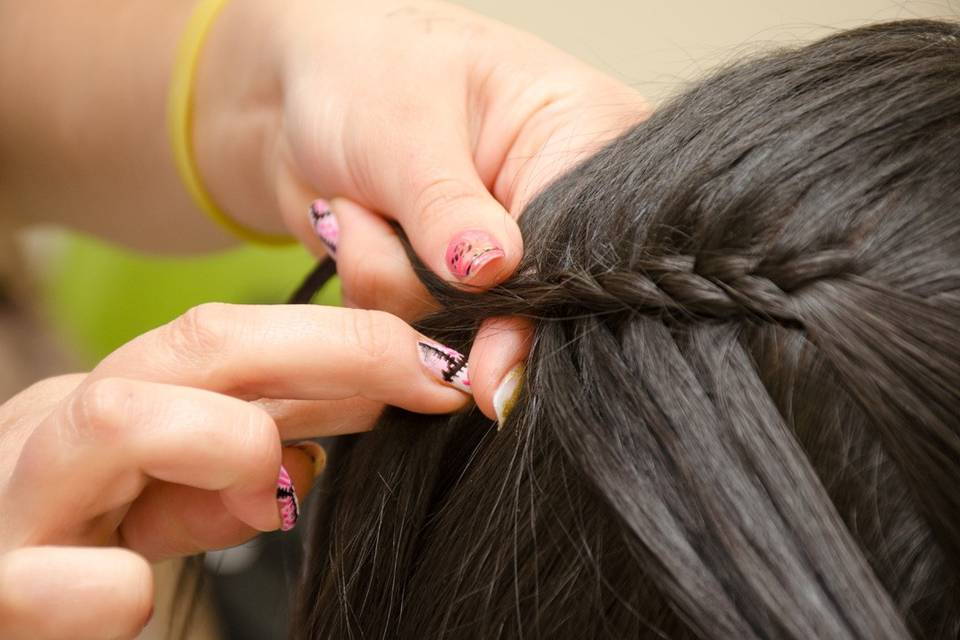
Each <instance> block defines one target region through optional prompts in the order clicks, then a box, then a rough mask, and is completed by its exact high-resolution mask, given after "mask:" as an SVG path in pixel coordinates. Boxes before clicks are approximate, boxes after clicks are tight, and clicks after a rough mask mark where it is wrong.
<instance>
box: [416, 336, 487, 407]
mask: <svg viewBox="0 0 960 640" xmlns="http://www.w3.org/2000/svg"><path fill="white" fill-rule="evenodd" d="M417 351H418V352H419V353H420V362H422V363H423V366H424V367H425V368H426V370H427V372H428V373H429V374H430V375H432V376H433V377H434V378H436V379H438V380H440V381H441V382H446V383H447V384H449V385H450V386H451V387H454V388H456V389H459V390H460V391H463V392H464V393H470V394H472V393H473V392H472V391H471V390H470V378H469V376H468V375H467V357H466V356H465V355H463V354H462V353H460V352H459V351H455V350H453V349H451V348H450V347H445V346H443V345H442V344H440V343H439V342H434V341H433V340H427V339H425V338H424V339H421V340H419V341H418V342H417Z"/></svg>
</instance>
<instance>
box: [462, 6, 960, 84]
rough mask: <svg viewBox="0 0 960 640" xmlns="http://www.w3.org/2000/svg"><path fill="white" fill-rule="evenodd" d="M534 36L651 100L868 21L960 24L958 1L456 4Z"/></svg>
mask: <svg viewBox="0 0 960 640" xmlns="http://www.w3.org/2000/svg"><path fill="white" fill-rule="evenodd" d="M458 1H459V3H460V4H462V5H464V6H467V7H470V8H472V9H474V10H476V11H479V12H481V13H484V14H486V15H488V16H492V17H494V18H498V19H500V20H503V21H505V22H509V23H510V24H513V25H515V26H518V27H521V28H523V29H526V30H527V31H532V32H534V33H536V34H538V35H540V36H541V37H543V38H546V39H547V40H549V41H550V42H553V43H554V44H556V45H558V46H560V47H561V48H563V49H565V50H567V51H569V52H571V53H573V54H575V55H577V56H578V57H580V58H581V59H583V60H586V61H587V62H589V63H591V64H593V65H594V66H597V67H599V68H601V69H604V70H606V71H607V72H608V73H611V74H613V75H616V76H619V77H620V78H622V79H624V80H626V81H627V82H629V83H630V84H632V85H634V86H636V87H637V88H639V89H641V90H642V91H643V92H644V93H645V94H646V95H648V96H649V97H651V98H653V99H660V98H662V97H663V96H664V95H666V94H668V93H670V92H671V91H673V90H674V89H675V88H676V86H677V83H678V82H679V81H681V80H689V79H691V78H694V77H696V76H698V75H699V74H701V73H702V72H703V71H704V70H705V69H709V68H710V67H711V66H712V65H715V64H716V63H717V62H720V61H729V60H733V59H736V57H737V56H738V54H742V53H743V52H748V51H757V50H758V49H762V48H763V47H765V46H771V45H773V44H775V43H784V42H787V43H789V42H802V41H804V40H809V39H811V38H814V37H817V36H820V35H823V34H826V33H828V32H829V31H830V30H831V29H837V28H850V27H854V26H857V25H861V24H864V23H867V22H875V21H880V20H893V19H907V18H917V17H952V18H953V19H960V0H900V1H899V2H896V1H894V0H712V1H708V0H552V1H551V0H458Z"/></svg>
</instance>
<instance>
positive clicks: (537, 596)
mask: <svg viewBox="0 0 960 640" xmlns="http://www.w3.org/2000/svg"><path fill="white" fill-rule="evenodd" d="M521 226H522V228H523V232H524V238H525V244H526V254H525V257H524V259H523V262H522V264H521V265H520V268H519V269H518V272H517V275H516V276H515V277H514V278H513V279H511V280H510V281H508V282H506V283H504V284H503V285H502V286H499V287H497V288H495V289H493V290H491V291H489V292H486V293H483V294H479V295H477V294H473V293H465V292H461V291H458V290H456V289H454V288H452V287H450V286H448V285H447V284H446V283H444V282H441V281H439V280H438V279H436V278H435V277H434V276H432V275H430V274H429V273H428V272H427V271H426V270H425V269H423V268H422V265H419V263H418V267H419V268H420V273H421V274H422V275H421V277H422V278H423V280H424V282H425V283H426V284H427V286H428V287H429V289H430V290H431V292H432V293H433V295H434V296H435V297H436V298H437V300H438V301H439V302H440V304H441V306H442V311H441V312H440V313H438V314H436V315H433V316H431V317H429V318H427V319H426V320H424V321H423V322H422V323H421V324H420V328H421V330H423V331H424V332H426V333H428V334H429V335H433V336H434V337H436V338H438V339H441V340H443V341H445V342H446V343H448V344H451V345H452V346H455V347H460V348H466V347H467V346H468V345H469V343H470V340H471V339H472V337H473V335H474V332H475V330H476V327H477V324H478V322H479V321H480V320H482V319H484V318H488V317H493V316H499V315H509V314H517V315H524V316H528V317H531V318H534V319H535V320H536V330H535V338H534V343H533V351H532V354H531V355H530V358H529V362H528V366H527V374H526V377H525V380H524V387H523V392H522V394H521V396H520V398H519V401H518V403H517V405H516V407H515V409H514V411H513V413H512V414H511V416H510V418H509V419H508V420H507V423H506V425H505V428H504V429H503V430H502V431H499V432H498V431H497V430H496V429H495V428H494V425H493V424H492V423H491V422H490V421H489V420H487V419H486V418H484V417H483V416H482V415H481V414H480V413H479V412H478V411H476V410H471V411H467V412H465V413H461V414H458V415H454V416H440V417H436V416H432V417H431V416H422V415H414V414H410V413H406V412H403V411H400V410H396V409H388V410H387V411H386V412H385V413H384V415H383V416H382V418H381V420H380V422H379V424H378V426H377V427H376V428H375V430H374V431H372V432H371V433H368V434H364V435H361V436H355V437H348V438H343V439H342V440H341V442H340V444H339V446H338V448H337V449H336V450H335V451H334V452H333V455H332V456H331V462H332V463H331V467H330V471H329V472H328V476H327V479H326V481H325V485H324V487H323V488H322V491H321V492H320V494H319V495H318V496H317V499H316V501H315V503H314V504H315V506H316V512H315V513H314V516H315V517H314V521H313V525H314V531H313V537H312V542H311V548H310V555H309V562H308V565H307V570H306V572H305V576H304V584H303V589H302V595H301V598H300V603H299V604H300V613H299V616H298V617H297V619H296V621H295V623H294V629H293V633H294V635H295V636H296V637H298V638H311V639H319V638H324V639H327V638H402V639H411V640H413V639H422V638H431V639H434V638H456V639H479V638H551V639H557V638H559V639H564V638H570V639H573V638H577V639H579V638H641V637H650V638H716V639H727V638H736V639H746V638H796V639H798V640H799V639H804V640H805V639H809V638H832V639H843V638H860V639H868V638H869V639H878V638H908V637H916V638H956V637H958V635H960V584H958V577H960V418H958V416H960V29H958V27H957V26H956V25H953V24H948V23H943V22H930V21H910V22H898V23H890V24H884V25H879V26H873V27H869V28H863V29H859V30H855V31H850V32H845V33H840V34H838V35H835V36H832V37H829V38H827V39H825V40H822V41H819V42H817V43H814V44H811V45H809V46H806V47H803V48H800V49H796V50H789V51H783V52H778V53H775V54H773V55H767V56H765V57H763V58H760V59H756V60H753V61H749V62H746V63H744V64H740V65H737V66H735V67H732V68H729V69H726V70H723V71H721V72H719V73H717V74H716V75H714V76H712V77H711V78H709V79H707V80H706V81H704V82H702V83H700V84H698V85H697V86H694V87H692V88H691V89H690V90H689V91H687V92H686V93H684V94H683V95H681V96H679V97H678V98H676V99H675V100H673V101H672V102H671V103H669V104H668V105H666V106H665V107H663V108H662V109H661V110H660V111H658V112H657V113H656V114H655V115H654V116H653V117H652V118H651V119H650V120H648V121H646V122H644V123H642V124H639V125H638V126H636V127H635V128H634V129H632V130H631V131H629V132H628V133H627V134H625V135H624V136H622V137H621V138H620V139H618V140H616V141H615V142H613V143H612V144H610V145H609V146H608V147H606V148H605V149H604V150H602V151H601V152H599V153H598V154H597V155H596V156H594V157H593V158H591V159H589V160H588V161H586V162H584V163H583V164H582V165H580V166H579V167H577V168H576V169H575V170H573V171H571V172H570V173H569V174H568V175H566V176H564V177H563V178H561V179H560V180H558V181H557V182H556V183H555V184H553V185H552V186H550V187H549V188H548V189H546V190H545V191H544V192H543V193H542V194H541V195H540V196H539V197H538V198H537V199H536V200H535V201H534V202H533V203H531V204H530V206H529V207H528V208H527V210H526V211H525V212H524V214H523V216H522V218H521ZM411 255H412V254H411Z"/></svg>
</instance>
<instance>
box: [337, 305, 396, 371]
mask: <svg viewBox="0 0 960 640" xmlns="http://www.w3.org/2000/svg"><path fill="white" fill-rule="evenodd" d="M346 317H347V321H346V325H347V326H346V334H347V338H348V339H349V340H350V341H351V342H353V346H354V348H355V351H356V352H357V353H358V354H359V355H360V356H361V357H362V358H364V359H366V360H367V361H369V362H371V363H377V362H381V361H382V360H383V359H384V358H386V357H387V356H388V354H389V353H390V351H391V349H392V347H393V343H394V338H395V334H396V333H397V329H396V323H397V322H398V321H397V319H396V318H394V316H391V315H390V314H389V313H386V312H383V311H359V310H355V311H352V312H351V313H349V314H347V316H346Z"/></svg>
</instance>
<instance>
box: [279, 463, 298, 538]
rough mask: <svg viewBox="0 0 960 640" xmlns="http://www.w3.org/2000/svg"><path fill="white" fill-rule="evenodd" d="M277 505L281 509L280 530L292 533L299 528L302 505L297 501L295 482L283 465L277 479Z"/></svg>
mask: <svg viewBox="0 0 960 640" xmlns="http://www.w3.org/2000/svg"><path fill="white" fill-rule="evenodd" d="M277 505H279V507H280V530H281V531H290V529H293V528H294V527H295V526H297V519H298V518H299V517H300V503H299V502H298V501H297V490H296V489H294V488H293V480H291V479H290V474H289V473H287V470H286V469H285V468H284V467H283V465H281V466H280V477H279V478H278V479H277Z"/></svg>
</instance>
